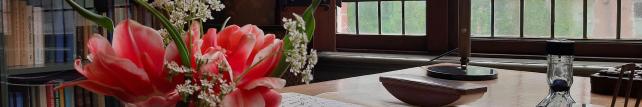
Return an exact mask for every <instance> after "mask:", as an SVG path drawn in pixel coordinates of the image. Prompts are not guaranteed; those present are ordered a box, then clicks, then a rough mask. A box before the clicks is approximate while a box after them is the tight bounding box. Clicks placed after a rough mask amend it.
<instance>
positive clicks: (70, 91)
mask: <svg viewBox="0 0 642 107" xmlns="http://www.w3.org/2000/svg"><path fill="white" fill-rule="evenodd" d="M62 90H64V94H65V100H64V102H65V106H64V107H74V105H75V104H76V103H75V102H74V101H75V100H77V99H75V98H74V96H75V95H74V87H65V88H64V89H62Z"/></svg>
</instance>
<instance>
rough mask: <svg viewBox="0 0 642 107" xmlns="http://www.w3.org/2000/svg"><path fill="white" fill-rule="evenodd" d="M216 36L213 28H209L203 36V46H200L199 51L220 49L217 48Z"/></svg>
mask: <svg viewBox="0 0 642 107" xmlns="http://www.w3.org/2000/svg"><path fill="white" fill-rule="evenodd" d="M217 39H218V35H217V34H216V29H215V28H210V29H209V30H207V33H206V34H205V36H203V45H202V46H201V51H207V49H208V48H210V47H213V48H220V47H219V46H218V42H217Z"/></svg>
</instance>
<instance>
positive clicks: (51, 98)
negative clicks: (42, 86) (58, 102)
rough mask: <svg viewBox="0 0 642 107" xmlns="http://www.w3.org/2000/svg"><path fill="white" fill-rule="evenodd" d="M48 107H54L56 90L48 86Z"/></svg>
mask: <svg viewBox="0 0 642 107" xmlns="http://www.w3.org/2000/svg"><path fill="white" fill-rule="evenodd" d="M46 88H47V107H54V95H53V94H54V89H53V86H52V85H47V86H46Z"/></svg>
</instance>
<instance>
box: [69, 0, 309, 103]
mask: <svg viewBox="0 0 642 107" xmlns="http://www.w3.org/2000/svg"><path fill="white" fill-rule="evenodd" d="M134 1H135V3H136V4H137V5H139V6H142V7H143V8H145V9H146V10H147V11H148V12H150V13H151V14H152V15H154V16H155V17H156V18H158V19H159V20H160V21H161V22H162V24H163V27H164V29H160V30H155V29H153V28H150V27H146V26H144V25H141V24H139V23H137V22H135V21H132V20H124V21H122V22H119V23H118V24H117V25H116V26H115V27H113V25H114V24H113V23H112V21H111V20H110V19H109V18H107V17H105V16H101V15H98V14H95V13H92V12H90V11H88V10H86V9H83V8H81V7H80V6H79V5H77V4H76V3H75V2H73V0H66V2H67V3H69V4H70V6H72V7H73V8H74V9H75V10H77V11H78V13H79V14H81V15H82V16H84V17H85V18H87V19H89V20H91V21H93V22H95V23H96V24H98V25H99V26H101V27H104V28H106V29H107V31H113V41H112V42H111V43H110V42H109V41H108V40H107V39H105V38H104V37H102V36H100V35H98V34H94V35H93V36H92V37H91V38H90V39H89V41H88V42H87V47H88V49H89V51H90V53H91V54H89V55H88V56H87V59H88V60H89V62H88V63H83V61H82V60H80V59H77V60H76V61H75V66H74V67H75V69H76V70H77V71H78V72H79V73H80V74H82V75H83V76H84V77H85V78H86V79H84V80H81V81H74V82H68V83H64V84H63V85H61V87H66V86H76V85H77V86H80V87H83V88H85V89H87V90H90V91H92V92H95V93H98V94H103V95H107V96H114V97H115V98H117V99H119V100H121V101H122V102H123V103H125V104H126V105H127V106H141V107H172V106H177V105H181V106H190V107H192V106H225V107H260V106H269V107H275V106H278V105H279V103H280V100H281V96H280V94H279V93H278V92H276V91H274V90H272V89H278V88H282V87H284V86H285V82H286V81H285V80H284V79H281V78H280V77H281V76H282V75H283V74H284V73H286V72H291V73H294V74H297V75H302V76H303V77H304V78H303V79H302V81H304V82H306V83H307V82H309V81H310V80H312V75H311V70H312V68H313V67H314V64H315V63H316V61H317V59H316V51H315V50H308V49H307V47H306V45H307V44H308V43H309V41H310V40H311V38H312V35H313V33H314V25H315V24H314V17H313V14H314V11H315V10H316V7H317V6H318V5H319V3H320V1H319V0H313V2H312V4H311V5H310V7H308V8H307V9H306V11H305V13H304V14H303V17H301V16H299V15H296V14H293V15H294V17H295V18H294V19H286V18H284V19H283V21H284V28H285V29H286V30H287V31H288V33H287V35H285V36H284V38H283V40H281V39H277V38H276V37H275V35H273V34H264V32H263V31H262V30H261V29H259V28H258V27H257V26H255V25H243V26H237V25H230V26H226V24H223V27H222V28H221V29H216V28H209V29H208V30H207V31H203V30H202V29H203V28H202V26H201V23H202V22H205V21H206V20H209V19H212V18H213V17H212V16H211V11H221V10H222V9H223V8H225V5H224V4H222V3H221V1H219V0H155V1H153V2H151V3H150V1H147V0H134ZM159 9H160V10H159ZM167 17H169V19H168V18H167ZM228 20H229V18H228ZM185 27H186V28H185ZM182 29H186V30H182Z"/></svg>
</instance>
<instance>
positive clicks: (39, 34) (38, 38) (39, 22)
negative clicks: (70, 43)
mask: <svg viewBox="0 0 642 107" xmlns="http://www.w3.org/2000/svg"><path fill="white" fill-rule="evenodd" d="M33 11H34V14H33V16H34V17H33V18H34V19H33V22H34V45H35V46H34V48H35V49H34V54H35V55H34V56H35V57H34V62H35V63H34V64H37V65H40V64H45V57H44V33H43V27H42V26H43V19H42V17H43V14H42V13H43V12H42V7H34V8H33Z"/></svg>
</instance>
